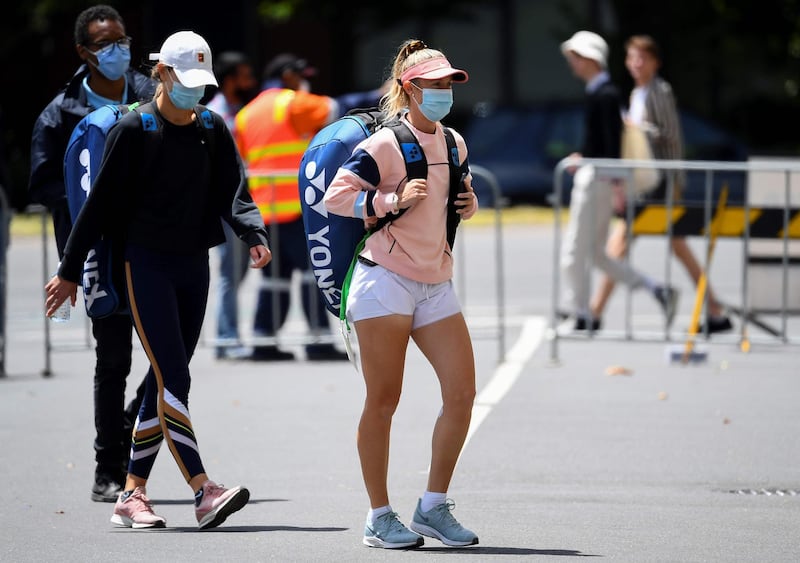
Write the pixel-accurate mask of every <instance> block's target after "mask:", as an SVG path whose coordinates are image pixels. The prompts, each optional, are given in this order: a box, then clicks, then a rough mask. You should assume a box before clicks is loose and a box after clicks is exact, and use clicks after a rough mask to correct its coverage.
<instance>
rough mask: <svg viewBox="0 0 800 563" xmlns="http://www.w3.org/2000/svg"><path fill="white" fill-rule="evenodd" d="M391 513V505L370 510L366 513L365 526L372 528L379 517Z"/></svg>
mask: <svg viewBox="0 0 800 563" xmlns="http://www.w3.org/2000/svg"><path fill="white" fill-rule="evenodd" d="M391 511H392V505H391V504H387V505H386V506H379V507H378V508H371V509H370V510H369V512H367V524H369V525H370V526H372V525H373V524H374V523H375V520H377V519H378V518H379V517H381V516H383V515H384V514H388V513H390V512H391Z"/></svg>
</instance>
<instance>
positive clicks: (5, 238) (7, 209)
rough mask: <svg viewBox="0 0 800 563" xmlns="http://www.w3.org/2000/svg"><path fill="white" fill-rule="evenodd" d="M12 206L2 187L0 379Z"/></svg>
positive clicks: (3, 365)
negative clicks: (7, 254)
mask: <svg viewBox="0 0 800 563" xmlns="http://www.w3.org/2000/svg"><path fill="white" fill-rule="evenodd" d="M10 223H11V206H10V205H9V202H8V198H7V197H6V191H5V187H4V186H0V377H5V375H6V298H7V297H8V291H7V288H8V285H7V283H6V282H7V281H8V267H7V263H8V257H7V256H6V253H7V250H8V243H9V232H8V229H9V225H10Z"/></svg>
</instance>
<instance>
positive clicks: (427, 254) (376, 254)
mask: <svg viewBox="0 0 800 563" xmlns="http://www.w3.org/2000/svg"><path fill="white" fill-rule="evenodd" d="M403 123H405V124H406V125H407V126H408V128H409V129H411V131H412V132H413V133H414V135H415V136H416V138H417V140H418V141H419V143H420V145H421V146H422V150H423V151H424V153H425V158H426V159H427V161H428V197H427V198H426V199H424V200H422V201H417V202H416V203H415V204H414V205H412V206H411V207H410V208H409V209H408V210H407V211H405V212H404V213H403V215H401V216H400V217H398V218H397V219H396V220H394V221H392V222H391V223H389V224H387V225H386V226H385V227H384V228H383V229H381V230H380V231H378V232H377V233H374V234H373V235H372V236H370V237H369V238H368V239H367V242H366V246H365V248H364V251H363V252H362V253H361V255H362V256H364V257H365V258H368V259H370V260H372V261H374V262H377V263H378V264H380V265H381V266H383V267H384V268H386V269H388V270H391V271H392V272H395V273H397V274H400V275H401V276H405V277H407V278H409V279H412V280H415V281H418V282H422V283H431V284H433V283H440V282H443V281H447V280H449V279H450V278H452V277H453V257H452V254H451V250H450V246H449V245H448V244H447V233H446V224H447V199H448V197H449V194H450V167H449V165H448V161H447V144H446V142H445V138H444V132H443V131H442V126H441V124H438V123H437V124H436V131H435V132H434V133H425V132H423V131H420V130H418V129H416V128H414V126H413V125H411V124H410V123H409V122H408V121H407V120H406V119H403ZM453 134H454V136H455V139H456V145H457V147H458V154H459V158H460V159H461V162H462V163H463V162H464V160H465V159H466V158H467V146H466V143H464V138H463V137H462V136H461V135H459V134H458V133H457V132H456V131H453ZM406 182H407V178H406V165H405V161H404V160H403V155H402V153H401V152H400V147H399V145H398V144H397V140H396V138H395V135H394V133H393V132H392V131H391V130H390V129H380V130H379V131H377V132H376V133H375V134H374V135H372V136H370V137H368V138H367V139H365V140H364V141H362V142H361V143H359V145H358V146H357V147H356V148H355V149H354V150H353V156H352V157H351V158H350V160H348V161H347V162H346V163H345V164H344V165H343V166H342V167H341V168H339V171H338V172H337V173H336V176H335V177H334V178H333V180H332V181H331V183H330V186H328V189H327V190H326V191H325V197H324V199H323V201H324V203H325V207H326V209H327V210H328V211H329V212H331V213H335V214H337V215H343V216H346V217H361V218H363V219H367V217H368V211H367V209H368V205H366V198H371V199H372V206H373V207H374V210H375V213H374V216H375V217H383V216H384V215H386V214H387V213H391V208H392V206H391V194H393V193H398V194H399V193H400V192H401V191H402V188H403V186H405V184H406ZM475 203H476V204H475V206H474V207H473V210H472V212H471V213H469V214H464V215H462V216H461V218H462V219H469V218H470V217H472V215H474V213H475V211H477V208H478V206H477V199H476V201H475Z"/></svg>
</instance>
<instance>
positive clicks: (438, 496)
mask: <svg viewBox="0 0 800 563" xmlns="http://www.w3.org/2000/svg"><path fill="white" fill-rule="evenodd" d="M446 500H447V493H432V492H430V491H425V494H424V495H422V500H420V503H419V509H420V510H421V511H422V512H428V511H429V510H430V509H431V508H433V507H434V506H439V505H440V504H444V503H445V501H446Z"/></svg>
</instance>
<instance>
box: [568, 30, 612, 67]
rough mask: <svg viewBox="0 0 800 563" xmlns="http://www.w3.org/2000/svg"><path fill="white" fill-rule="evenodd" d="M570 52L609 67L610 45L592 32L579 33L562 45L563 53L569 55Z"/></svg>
mask: <svg viewBox="0 0 800 563" xmlns="http://www.w3.org/2000/svg"><path fill="white" fill-rule="evenodd" d="M569 51H573V52H575V53H578V54H579V55H580V56H581V57H584V58H586V59H592V60H593V61H597V63H598V64H599V65H600V66H601V67H603V68H606V67H607V66H608V64H607V62H606V60H607V59H608V44H607V43H606V42H605V39H603V38H602V37H600V36H599V35H597V34H596V33H593V32H591V31H578V32H577V33H575V35H573V36H572V37H570V38H569V39H567V40H566V41H564V42H563V43H562V44H561V52H562V53H563V54H565V55H566V54H567V53H568V52H569Z"/></svg>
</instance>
